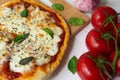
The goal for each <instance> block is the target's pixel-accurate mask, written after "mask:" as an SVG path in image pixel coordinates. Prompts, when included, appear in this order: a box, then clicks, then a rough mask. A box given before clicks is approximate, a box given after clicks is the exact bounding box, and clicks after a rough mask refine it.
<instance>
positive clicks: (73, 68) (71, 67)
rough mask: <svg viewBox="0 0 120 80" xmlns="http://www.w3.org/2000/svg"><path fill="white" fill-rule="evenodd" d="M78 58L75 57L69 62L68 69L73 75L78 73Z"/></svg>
mask: <svg viewBox="0 0 120 80" xmlns="http://www.w3.org/2000/svg"><path fill="white" fill-rule="evenodd" d="M77 61H78V59H77V57H75V56H73V57H72V58H71V59H70V61H69V62H68V69H69V70H70V71H71V72H72V73H73V74H75V72H76V64H77Z"/></svg>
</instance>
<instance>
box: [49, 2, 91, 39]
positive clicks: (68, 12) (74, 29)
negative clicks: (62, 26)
mask: <svg viewBox="0 0 120 80" xmlns="http://www.w3.org/2000/svg"><path fill="white" fill-rule="evenodd" d="M50 1H51V2H52V3H60V4H62V5H63V6H64V11H58V13H60V14H61V15H62V16H63V17H64V18H65V20H66V22H67V21H68V20H69V19H70V18H71V17H79V18H82V19H83V20H84V21H85V22H86V23H85V24H84V25H80V26H72V25H69V26H70V30H71V34H72V35H71V37H73V36H75V35H76V34H77V33H78V32H79V31H80V30H82V29H83V28H84V27H85V26H86V25H87V24H88V23H89V22H90V19H89V17H88V16H87V15H85V14H84V13H82V12H80V11H79V10H78V9H76V8H75V7H73V6H72V5H70V4H69V3H67V2H66V1H65V0H50Z"/></svg>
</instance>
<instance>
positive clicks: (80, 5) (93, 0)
mask: <svg viewBox="0 0 120 80" xmlns="http://www.w3.org/2000/svg"><path fill="white" fill-rule="evenodd" d="M73 2H74V4H75V7H76V8H77V9H79V10H80V11H83V12H92V11H93V10H94V9H95V8H96V7H97V6H98V5H99V3H100V0H73Z"/></svg>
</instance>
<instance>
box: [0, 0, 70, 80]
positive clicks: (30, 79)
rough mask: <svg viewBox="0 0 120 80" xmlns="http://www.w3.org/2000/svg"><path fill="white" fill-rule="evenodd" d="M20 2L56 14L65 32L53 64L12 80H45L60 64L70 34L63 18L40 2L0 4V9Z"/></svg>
mask: <svg viewBox="0 0 120 80" xmlns="http://www.w3.org/2000/svg"><path fill="white" fill-rule="evenodd" d="M20 1H23V2H28V3H29V4H31V5H37V6H40V7H43V8H44V9H45V10H46V11H50V12H52V13H53V14H56V15H57V17H58V18H59V20H60V21H61V25H62V27H63V29H64V31H65V35H64V36H65V37H64V40H63V44H62V45H61V47H60V49H59V53H57V55H56V58H55V60H54V62H51V63H49V64H46V65H44V66H38V67H37V68H36V69H35V70H34V73H33V74H32V75H29V73H24V74H23V75H22V76H20V77H18V78H16V79H14V80H46V79H48V78H49V77H50V76H51V75H52V73H53V71H54V70H55V69H56V68H57V66H58V65H59V64H60V62H61V59H62V58H63V55H64V53H65V50H66V48H67V45H68V42H69V33H70V32H69V27H68V25H67V24H66V22H65V20H64V19H63V17H61V16H60V15H59V14H58V13H57V12H56V11H54V10H52V9H51V8H49V7H48V6H45V5H44V4H42V3H41V2H36V1H33V0H12V1H9V2H7V3H4V4H2V5H1V6H0V8H2V7H5V6H9V5H11V4H15V3H17V2H20ZM0 80H7V79H5V77H4V76H1V75H0Z"/></svg>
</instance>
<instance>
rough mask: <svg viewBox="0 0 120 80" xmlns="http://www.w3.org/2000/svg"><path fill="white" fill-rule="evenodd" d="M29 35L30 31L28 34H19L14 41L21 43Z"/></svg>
mask: <svg viewBox="0 0 120 80" xmlns="http://www.w3.org/2000/svg"><path fill="white" fill-rule="evenodd" d="M28 35H29V33H28V34H25V33H23V34H21V35H17V36H16V37H15V38H14V40H13V41H14V43H21V42H22V41H24V40H25V39H26V38H27V37H28Z"/></svg>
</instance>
